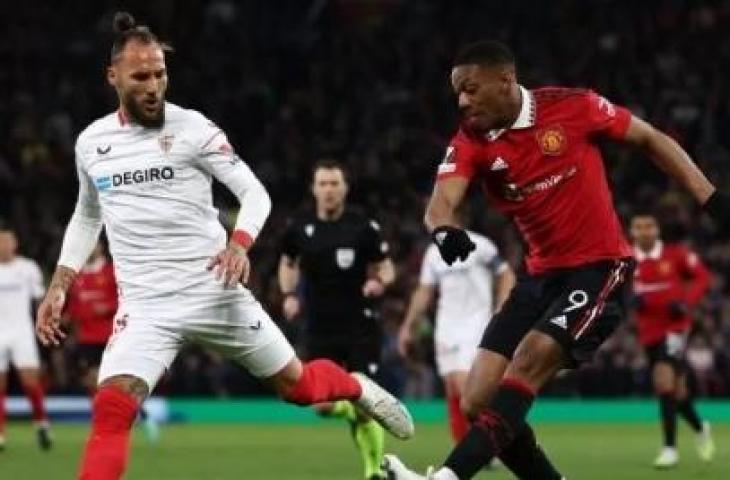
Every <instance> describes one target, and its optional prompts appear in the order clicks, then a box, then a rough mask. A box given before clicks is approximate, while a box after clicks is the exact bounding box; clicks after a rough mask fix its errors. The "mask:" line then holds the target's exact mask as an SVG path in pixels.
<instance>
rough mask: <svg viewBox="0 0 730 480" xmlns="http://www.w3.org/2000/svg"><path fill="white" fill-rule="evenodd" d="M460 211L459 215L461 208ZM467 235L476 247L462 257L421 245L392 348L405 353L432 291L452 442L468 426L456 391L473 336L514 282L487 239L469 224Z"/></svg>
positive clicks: (463, 379) (473, 351)
mask: <svg viewBox="0 0 730 480" xmlns="http://www.w3.org/2000/svg"><path fill="white" fill-rule="evenodd" d="M461 217H462V220H463V217H464V214H463V212H462V215H461ZM460 225H464V222H463V221H462V222H460ZM467 235H469V239H470V240H471V241H472V242H474V245H476V248H475V250H474V253H472V254H471V255H470V256H469V258H467V259H466V260H464V261H460V260H457V261H456V262H454V263H453V264H452V265H448V264H447V263H446V262H444V260H443V259H442V258H441V256H440V255H439V252H438V249H437V248H436V245H434V244H431V245H430V246H429V247H428V248H427V249H426V253H425V254H424V256H423V261H422V263H421V275H420V279H419V283H418V287H417V288H416V290H415V291H414V292H413V295H412V296H411V303H410V305H409V307H408V311H407V313H406V317H405V320H404V321H403V324H402V325H401V328H400V333H399V335H398V351H399V352H400V354H401V355H402V356H403V357H406V356H407V355H408V347H409V345H410V344H411V343H412V339H413V331H414V327H415V325H416V324H417V323H418V322H419V321H420V320H421V319H422V318H423V316H424V315H425V313H426V311H427V310H428V307H429V306H430V305H431V302H432V301H433V299H434V297H435V296H436V293H437V292H438V296H439V299H438V307H437V311H436V328H435V332H434V351H435V352H436V367H437V369H438V373H439V376H441V379H442V380H443V382H444V387H445V390H446V399H447V405H448V413H449V426H450V428H451V436H452V437H453V439H454V441H455V442H456V443H458V442H459V441H460V440H461V439H462V438H463V437H464V435H466V431H467V428H468V426H469V424H468V421H467V418H466V416H465V415H464V413H463V411H462V409H461V397H462V395H463V393H464V385H465V384H466V378H467V375H468V374H469V369H470V368H471V364H472V362H473V361H474V358H476V355H477V347H478V346H479V339H480V338H481V337H482V335H483V334H484V329H485V328H486V327H487V324H488V323H489V320H490V319H491V318H492V315H493V313H494V312H495V311H499V309H500V308H501V307H502V304H503V303H504V301H505V300H506V299H507V296H508V295H509V292H510V290H511V289H512V287H513V286H514V282H515V277H514V273H513V272H512V269H511V268H510V266H509V264H508V263H507V262H505V261H504V260H503V259H502V257H500V255H499V251H498V250H497V247H496V245H494V243H492V241H491V240H489V239H488V238H487V237H485V236H483V235H479V234H478V233H475V232H472V231H469V230H467Z"/></svg>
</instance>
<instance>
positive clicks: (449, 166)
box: [438, 145, 456, 174]
mask: <svg viewBox="0 0 730 480" xmlns="http://www.w3.org/2000/svg"><path fill="white" fill-rule="evenodd" d="M455 156H456V148H454V146H453V145H449V146H448V147H447V148H446V154H445V155H444V159H443V160H442V161H441V163H440V164H439V167H438V173H439V174H442V173H453V172H455V171H456V163H454V157H455Z"/></svg>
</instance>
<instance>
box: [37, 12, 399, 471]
mask: <svg viewBox="0 0 730 480" xmlns="http://www.w3.org/2000/svg"><path fill="white" fill-rule="evenodd" d="M114 27H115V32H116V39H115V41H114V44H113V46H112V53H111V64H110V66H109V67H108V69H107V80H108V82H109V83H110V84H111V85H112V86H113V87H114V88H115V90H116V92H117V95H118V97H119V110H118V111H117V112H116V113H113V114H110V115H107V116H105V117H103V118H101V119H99V120H97V121H95V122H94V123H92V124H91V125H90V126H89V127H88V128H86V130H84V131H83V132H82V133H81V134H80V135H79V137H78V141H77V144H76V163H77V170H78V175H79V197H78V202H77V205H76V209H75V211H74V214H73V216H72V218H71V221H70V222H69V225H68V227H67V230H66V234H65V237H64V242H63V246H62V249H61V255H60V258H59V261H58V267H57V269H56V272H55V274H54V276H53V279H52V281H51V285H50V287H49V289H48V293H47V295H46V298H45V299H44V301H43V303H42V304H41V307H40V308H39V312H38V319H37V325H36V331H37V334H38V336H39V337H40V339H41V341H42V342H43V343H45V344H58V342H59V341H60V340H61V339H62V338H63V337H64V333H63V331H62V330H61V329H60V326H59V320H60V317H61V310H62V308H63V304H64V301H65V293H66V291H67V290H68V288H69V286H70V285H71V282H72V280H73V278H74V276H75V274H76V272H78V270H79V269H80V268H81V266H82V265H83V264H84V262H85V261H86V259H87V257H88V256H89V253H90V252H91V250H92V249H93V247H94V245H95V244H96V241H97V238H98V235H99V231H100V229H101V227H102V224H103V225H104V226H105V228H106V233H107V237H108V238H109V246H110V251H111V254H112V257H113V259H114V263H115V269H116V274H117V281H118V284H119V287H120V291H121V293H120V309H119V312H118V314H117V316H116V318H115V325H114V332H113V334H112V337H111V338H110V340H109V343H108V345H107V348H106V350H105V352H104V356H103V358H102V362H101V366H100V370H99V389H98V390H97V393H96V395H95V397H94V401H93V413H92V426H91V434H90V436H89V439H88V441H87V444H86V449H85V453H84V457H83V460H82V462H81V467H80V473H79V478H81V479H84V480H109V479H118V478H120V477H121V476H122V475H123V473H124V469H125V466H126V463H127V457H128V444H129V431H130V428H131V425H132V422H133V420H134V418H135V416H136V414H137V410H138V408H139V405H140V403H141V402H142V401H143V400H144V398H145V397H146V396H147V395H148V394H149V392H150V391H151V390H152V389H153V388H154V386H155V384H156V383H157V381H158V380H159V378H160V376H161V375H162V374H163V373H164V371H165V370H166V369H167V368H169V366H170V365H171V363H172V361H173V359H174V357H175V355H176V354H177V352H178V351H179V350H180V348H181V346H182V344H183V343H184V342H195V343H198V344H202V345H205V346H208V347H211V348H213V349H216V350H217V351H218V352H220V353H221V354H223V355H224V356H225V357H226V358H229V359H231V360H233V361H236V362H237V363H239V364H241V365H242V366H244V367H245V368H247V369H248V370H249V371H250V372H251V373H252V374H254V375H256V376H257V377H259V378H261V379H263V380H265V381H267V382H268V383H269V384H270V385H271V386H272V387H273V389H274V390H275V391H276V392H277V393H278V394H279V395H280V396H281V397H282V398H283V399H285V400H287V401H289V402H292V403H296V404H300V405H309V404H314V403H320V402H326V401H335V400H350V401H354V402H355V403H356V404H357V405H358V406H360V407H361V408H363V410H365V411H366V412H368V413H369V414H370V415H371V416H372V417H373V418H375V419H376V420H378V421H379V422H381V423H382V424H383V426H384V427H385V428H386V429H387V430H389V431H390V432H391V433H393V434H394V435H395V436H397V437H399V438H408V437H410V436H411V435H412V434H413V422H412V419H411V418H410V415H409V414H408V411H407V410H406V409H405V407H404V406H403V405H402V404H401V403H400V402H398V400H397V399H395V398H394V397H392V396H391V395H390V394H389V393H387V392H386V391H385V390H383V389H381V388H380V387H378V386H377V385H376V384H375V383H374V382H372V381H370V380H368V379H367V378H366V377H365V376H362V375H360V376H358V375H357V374H353V375H350V374H348V373H347V372H345V371H344V370H343V369H341V368H340V367H339V366H337V365H335V364H334V363H333V362H331V361H329V360H321V359H319V360H314V361H312V362H308V363H306V364H305V363H302V362H301V361H300V360H299V359H298V358H297V357H296V355H295V353H294V351H293V349H292V347H291V346H290V345H289V343H288V342H287V340H286V339H285V338H284V336H283V335H282V333H281V331H280V330H279V329H278V327H277V326H276V325H275V324H274V322H273V321H272V320H271V319H270V318H269V316H268V315H267V314H266V312H264V310H263V309H262V307H261V305H260V304H259V303H258V302H257V301H256V299H255V298H254V297H253V295H252V294H251V293H250V292H249V291H248V290H247V289H245V288H244V287H243V286H242V285H241V284H240V283H239V281H241V280H243V282H244V283H245V281H246V279H247V276H248V272H249V260H248V257H247V250H248V249H249V248H250V247H251V245H252V243H253V242H254V240H255V238H256V235H257V234H258V232H259V231H260V230H261V228H262V226H263V224H264V222H265V220H266V217H267V216H268V213H269V211H270V208H271V202H270V200H269V197H268V194H267V192H266V190H265V189H264V187H263V186H262V185H261V183H260V182H259V181H258V179H257V178H256V177H255V176H254V174H253V173H252V172H251V170H250V169H249V168H248V166H246V164H245V163H244V162H243V161H242V160H241V159H240V158H239V157H238V156H237V155H236V154H235V153H234V152H233V150H232V149H231V147H230V145H229V144H228V141H227V140H226V136H225V134H224V133H223V132H222V131H221V130H220V129H218V127H216V126H215V125H214V124H213V123H212V122H210V121H209V120H207V119H206V118H205V117H204V116H203V115H201V114H200V113H198V112H196V111H193V110H186V109H183V108H181V107H178V106H175V105H172V104H170V103H167V102H165V99H164V95H165V90H166V88H167V72H166V69H165V57H164V52H165V50H166V49H167V47H166V46H165V45H164V44H163V43H161V42H160V41H158V39H157V38H156V37H155V36H154V34H152V33H151V32H150V31H149V29H148V28H147V27H145V26H136V25H135V23H134V19H133V18H132V17H131V16H130V15H129V14H127V13H118V14H117V15H116V16H115V18H114ZM214 177H215V178H216V179H218V180H219V181H221V182H222V183H223V184H224V185H226V186H227V187H228V188H229V189H230V190H231V192H232V193H233V194H235V195H236V197H237V198H238V200H239V201H240V203H241V210H240V213H239V216H238V219H237V221H236V226H235V231H234V233H233V234H232V235H231V239H230V241H229V242H228V244H227V245H226V233H225V231H224V229H223V227H222V226H221V225H220V223H219V222H218V212H217V210H216V209H215V208H214V207H213V205H212V190H211V183H212V178H214Z"/></svg>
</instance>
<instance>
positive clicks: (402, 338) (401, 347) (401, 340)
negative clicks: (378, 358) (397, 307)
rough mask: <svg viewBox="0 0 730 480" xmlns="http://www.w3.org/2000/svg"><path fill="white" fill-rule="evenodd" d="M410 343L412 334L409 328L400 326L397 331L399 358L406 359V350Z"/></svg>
mask: <svg viewBox="0 0 730 480" xmlns="http://www.w3.org/2000/svg"><path fill="white" fill-rule="evenodd" d="M412 343H413V333H412V332H411V327H410V326H408V325H403V326H401V327H400V330H399V331H398V353H399V354H400V356H401V357H403V358H407V357H408V349H409V348H410V346H411V344H412Z"/></svg>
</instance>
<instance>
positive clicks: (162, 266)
mask: <svg viewBox="0 0 730 480" xmlns="http://www.w3.org/2000/svg"><path fill="white" fill-rule="evenodd" d="M76 163H77V169H78V175H79V184H80V186H79V200H78V203H77V207H76V211H75V213H74V217H73V218H72V221H71V223H70V224H69V228H68V230H67V233H66V237H67V238H66V239H64V248H63V250H62V253H61V258H60V259H59V264H61V265H65V266H69V267H71V268H74V269H75V270H77V271H78V269H79V268H80V267H81V265H80V264H79V263H80V262H83V261H85V260H86V258H81V257H83V256H85V255H88V247H89V245H88V239H89V237H91V236H93V235H90V234H89V233H88V232H89V231H92V233H93V229H94V228H97V230H96V233H97V234H98V228H100V225H101V223H102V222H103V225H104V227H105V230H106V234H107V237H108V238H109V247H110V252H111V254H112V257H113V259H114V265H115V273H116V277H117V280H118V283H119V287H120V294H121V298H122V300H123V301H126V300H132V301H134V300H139V299H146V298H161V297H163V298H166V297H169V296H171V295H182V296H186V295H190V294H193V296H195V295H196V294H198V293H200V294H209V293H215V294H221V293H222V294H223V295H224V296H225V295H226V293H225V291H223V290H222V289H221V284H220V282H215V281H213V280H214V279H213V275H212V274H211V273H210V272H207V271H206V264H207V262H208V261H209V259H210V258H211V257H212V256H213V255H215V254H216V253H218V252H219V251H220V250H221V249H222V248H224V247H225V245H226V232H225V230H224V228H223V226H222V225H221V224H220V222H219V219H218V210H217V209H216V208H214V207H213V194H212V179H213V177H215V178H216V179H218V180H219V181H221V182H222V183H223V184H225V185H226V186H227V187H228V188H229V190H231V192H232V193H234V195H236V196H237V197H238V198H239V200H240V201H241V212H240V214H239V218H238V222H237V224H236V228H237V229H243V230H245V231H246V232H247V233H248V234H250V236H251V237H253V238H255V236H256V235H257V234H258V233H259V230H260V229H261V228H262V226H263V224H264V222H265V220H266V217H267V216H268V213H269V211H270V208H271V203H270V200H269V197H268V195H267V194H266V191H265V189H264V188H263V186H262V185H261V184H260V182H259V181H258V180H257V179H256V177H255V176H254V174H253V173H252V172H251V170H250V169H249V167H248V166H247V165H246V164H245V163H244V162H243V161H242V160H241V159H240V158H239V157H238V156H237V155H236V154H235V153H234V152H233V150H232V148H231V146H230V145H229V143H228V140H227V139H226V136H225V134H224V133H223V132H222V131H221V130H220V129H219V128H218V127H217V126H216V125H215V124H213V123H212V122H210V121H209V120H208V119H207V118H205V117H204V116H203V115H202V114H200V113H198V112H196V111H194V110H187V109H183V108H181V107H178V106H176V105H173V104H171V103H166V104H165V121H164V125H163V127H162V128H159V129H154V128H145V127H142V126H140V125H137V124H134V123H129V122H126V121H125V120H124V119H123V118H122V116H121V115H120V114H119V113H113V114H110V115H107V116H105V117H103V118H101V119H99V120H97V121H95V122H94V123H92V124H91V125H90V126H89V127H88V128H86V130H84V131H83V132H82V133H81V134H80V135H79V137H78V141H77V144H76ZM97 219H98V221H99V224H98V225H96V224H95V223H94V222H96V221H97ZM82 239H83V240H82ZM79 245H81V246H79ZM81 264H82V263H81ZM228 293H233V292H231V291H230V290H229V291H228ZM178 298H180V297H178Z"/></svg>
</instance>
